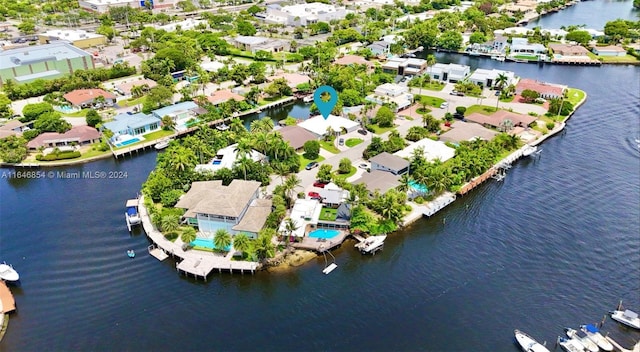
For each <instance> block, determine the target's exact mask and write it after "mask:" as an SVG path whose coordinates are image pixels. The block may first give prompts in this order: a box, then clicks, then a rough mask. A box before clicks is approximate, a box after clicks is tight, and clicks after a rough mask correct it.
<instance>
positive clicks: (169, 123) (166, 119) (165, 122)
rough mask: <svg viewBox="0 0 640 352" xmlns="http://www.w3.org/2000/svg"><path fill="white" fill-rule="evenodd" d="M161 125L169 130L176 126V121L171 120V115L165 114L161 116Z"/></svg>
mask: <svg viewBox="0 0 640 352" xmlns="http://www.w3.org/2000/svg"><path fill="white" fill-rule="evenodd" d="M161 122H162V127H163V128H164V129H166V130H170V129H172V128H174V127H175V126H176V122H175V121H173V119H172V118H171V116H168V115H165V116H163V117H162V121H161Z"/></svg>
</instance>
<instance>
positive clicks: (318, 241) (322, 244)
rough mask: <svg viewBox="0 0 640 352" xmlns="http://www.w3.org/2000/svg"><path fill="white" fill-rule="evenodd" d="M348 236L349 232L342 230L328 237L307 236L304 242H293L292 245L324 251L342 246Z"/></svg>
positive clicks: (303, 239)
mask: <svg viewBox="0 0 640 352" xmlns="http://www.w3.org/2000/svg"><path fill="white" fill-rule="evenodd" d="M348 236H349V234H348V233H346V232H345V231H340V234H339V235H337V236H335V237H331V238H328V239H325V238H313V237H307V236H305V237H303V238H302V242H296V243H293V244H292V246H293V248H297V249H306V250H312V251H316V252H319V253H322V252H324V251H327V250H331V249H333V248H335V247H338V246H340V245H341V244H342V242H344V240H345V239H346V238H347V237H348Z"/></svg>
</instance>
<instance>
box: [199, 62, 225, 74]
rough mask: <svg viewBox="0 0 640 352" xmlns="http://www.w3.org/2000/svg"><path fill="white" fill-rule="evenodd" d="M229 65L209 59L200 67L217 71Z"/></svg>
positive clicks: (209, 70)
mask: <svg viewBox="0 0 640 352" xmlns="http://www.w3.org/2000/svg"><path fill="white" fill-rule="evenodd" d="M226 66H227V65H225V64H223V63H222V62H218V61H208V62H203V63H201V64H200V67H201V68H202V69H203V70H205V71H207V72H216V71H218V70H219V69H221V68H223V67H226Z"/></svg>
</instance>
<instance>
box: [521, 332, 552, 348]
mask: <svg viewBox="0 0 640 352" xmlns="http://www.w3.org/2000/svg"><path fill="white" fill-rule="evenodd" d="M513 333H514V334H515V336H516V342H518V345H520V347H521V348H522V350H523V351H525V352H550V351H549V349H547V348H546V347H544V345H542V344H541V343H539V342H538V341H536V340H535V339H534V338H533V337H531V336H529V335H527V334H525V333H524V332H522V331H520V330H518V329H516V330H514V331H513Z"/></svg>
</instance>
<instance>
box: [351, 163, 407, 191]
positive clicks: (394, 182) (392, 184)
mask: <svg viewBox="0 0 640 352" xmlns="http://www.w3.org/2000/svg"><path fill="white" fill-rule="evenodd" d="M361 183H362V184H364V185H365V187H367V189H368V190H369V192H371V193H373V192H375V191H379V192H380V193H386V192H387V191H388V190H390V189H392V188H396V187H398V186H399V185H400V178H399V177H398V176H397V175H394V174H392V173H390V172H386V171H380V170H373V169H372V170H371V172H365V173H364V174H363V175H362V177H360V178H359V179H357V180H355V181H354V182H353V184H355V185H357V184H361Z"/></svg>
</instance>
